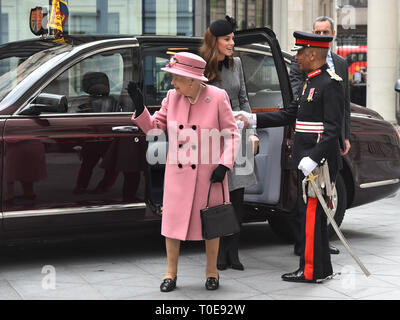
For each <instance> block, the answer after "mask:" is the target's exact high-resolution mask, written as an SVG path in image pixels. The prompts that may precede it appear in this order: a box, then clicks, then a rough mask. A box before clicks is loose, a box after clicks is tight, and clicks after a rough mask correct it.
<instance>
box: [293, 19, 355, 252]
mask: <svg viewBox="0 0 400 320" xmlns="http://www.w3.org/2000/svg"><path fill="white" fill-rule="evenodd" d="M312 33H314V34H318V35H324V36H331V37H335V35H336V31H335V25H334V21H333V19H332V18H329V17H326V16H323V17H319V18H317V19H316V20H315V22H314V26H313V31H312ZM326 63H327V64H328V66H329V68H330V69H331V70H332V71H334V72H335V73H336V74H338V75H339V76H340V77H341V78H342V79H343V84H344V85H343V90H344V98H345V99H344V117H343V124H342V134H341V137H340V145H341V149H342V150H341V155H342V156H344V155H346V154H347V153H348V152H349V150H350V147H351V145H350V90H349V69H348V65H347V61H346V60H345V59H343V58H342V57H341V56H339V55H337V54H336V53H334V52H332V51H331V50H329V52H328V56H327V58H326ZM306 77H307V75H306V73H305V72H303V71H301V70H300V67H299V64H298V63H297V61H296V60H295V59H294V57H293V59H292V65H291V68H290V83H291V85H292V90H293V95H294V98H295V99H296V98H298V96H299V95H301V90H302V88H303V84H304V80H305V79H306ZM299 243H301V241H300V239H297V240H296V245H295V250H294V251H295V253H296V254H299V253H300V252H301V248H300V247H299ZM330 252H331V254H338V253H339V250H338V249H337V248H335V247H334V246H330Z"/></svg>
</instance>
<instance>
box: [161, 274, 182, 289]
mask: <svg viewBox="0 0 400 320" xmlns="http://www.w3.org/2000/svg"><path fill="white" fill-rule="evenodd" d="M177 279H178V277H175V279H171V278H165V279H164V280H163V282H161V285H160V291H161V292H170V291H172V290H174V289H175V288H176V280H177Z"/></svg>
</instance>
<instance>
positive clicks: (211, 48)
mask: <svg viewBox="0 0 400 320" xmlns="http://www.w3.org/2000/svg"><path fill="white" fill-rule="evenodd" d="M199 54H200V56H201V57H202V58H203V59H204V60H206V62H207V65H206V70H205V71H204V75H205V76H206V77H207V78H208V82H209V83H213V82H220V81H221V77H220V75H219V70H218V48H217V37H216V36H214V35H213V34H212V33H211V31H210V28H207V30H206V31H205V32H204V37H203V41H202V45H201V47H200V53H199ZM229 60H230V62H229V64H230V65H231V66H232V69H233V67H234V62H233V56H230V57H229Z"/></svg>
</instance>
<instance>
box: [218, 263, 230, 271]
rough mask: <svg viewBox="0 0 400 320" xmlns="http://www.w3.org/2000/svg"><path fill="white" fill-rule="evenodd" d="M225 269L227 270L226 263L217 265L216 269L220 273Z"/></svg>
mask: <svg viewBox="0 0 400 320" xmlns="http://www.w3.org/2000/svg"><path fill="white" fill-rule="evenodd" d="M227 268H228V265H227V264H226V263H219V264H217V269H218V270H220V271H223V270H226V269H227Z"/></svg>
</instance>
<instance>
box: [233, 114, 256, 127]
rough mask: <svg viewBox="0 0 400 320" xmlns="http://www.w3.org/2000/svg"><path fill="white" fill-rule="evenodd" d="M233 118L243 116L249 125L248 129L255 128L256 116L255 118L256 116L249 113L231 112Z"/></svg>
mask: <svg viewBox="0 0 400 320" xmlns="http://www.w3.org/2000/svg"><path fill="white" fill-rule="evenodd" d="M233 116H234V117H237V116H243V117H245V118H246V120H247V121H248V122H249V124H250V127H249V128H250V129H256V128H257V116H256V114H254V113H249V112H246V111H243V110H241V111H233ZM236 120H237V119H236Z"/></svg>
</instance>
